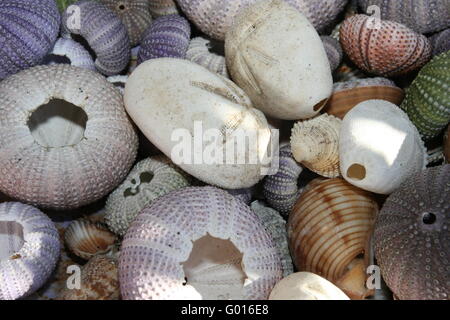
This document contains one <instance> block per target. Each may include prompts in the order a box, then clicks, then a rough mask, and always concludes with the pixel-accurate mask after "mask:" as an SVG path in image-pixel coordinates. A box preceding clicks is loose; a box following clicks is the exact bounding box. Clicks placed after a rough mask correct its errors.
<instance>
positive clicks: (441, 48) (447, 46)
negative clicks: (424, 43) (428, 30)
mask: <svg viewBox="0 0 450 320" xmlns="http://www.w3.org/2000/svg"><path fill="white" fill-rule="evenodd" d="M428 39H429V40H430V42H431V46H432V47H433V57H434V56H437V55H439V54H441V53H444V52H446V51H448V50H450V28H449V29H446V30H444V31H441V32H439V33H436V34H435V35H433V36H432V37H430V38H428Z"/></svg>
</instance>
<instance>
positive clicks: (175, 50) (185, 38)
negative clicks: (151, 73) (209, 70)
mask: <svg viewBox="0 0 450 320" xmlns="http://www.w3.org/2000/svg"><path fill="white" fill-rule="evenodd" d="M190 38H191V27H190V25H189V22H188V21H187V20H186V19H185V18H183V17H181V16H179V15H176V14H173V15H166V16H162V17H160V18H158V19H156V20H155V21H153V23H152V24H151V25H150V27H149V28H148V29H147V30H146V31H145V33H144V35H143V39H142V42H141V48H140V49H139V53H138V63H142V62H144V61H146V60H149V59H156V58H179V59H184V58H185V57H186V51H187V49H188V47H189V40H190Z"/></svg>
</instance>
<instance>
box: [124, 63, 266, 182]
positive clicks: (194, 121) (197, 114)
mask: <svg viewBox="0 0 450 320" xmlns="http://www.w3.org/2000/svg"><path fill="white" fill-rule="evenodd" d="M124 99H125V107H126V109H127V111H128V114H129V115H130V116H131V118H132V119H133V120H134V122H135V123H136V124H137V126H138V127H139V128H140V129H141V131H142V132H143V133H144V135H145V136H146V137H147V138H148V139H149V140H150V141H151V142H152V143H153V144H154V145H155V146H156V147H158V148H159V149H160V150H161V151H162V152H163V153H164V154H166V155H167V156H168V157H169V158H171V160H172V161H173V162H174V163H175V164H177V165H178V166H180V167H181V168H182V169H183V170H184V171H186V172H188V173H189V174H191V175H193V176H195V177H196V178H198V179H200V180H202V181H204V182H206V183H208V184H213V185H217V186H220V187H222V188H229V189H237V188H247V187H251V186H253V185H254V184H256V183H257V182H258V181H259V180H260V179H261V178H262V177H263V175H262V169H263V166H264V165H263V163H262V162H264V163H270V161H269V162H265V161H259V160H263V159H265V156H266V154H267V150H268V147H269V146H271V145H272V142H273V141H272V134H271V130H270V128H269V125H268V123H267V120H266V118H265V117H264V115H263V114H262V113H261V112H260V111H259V110H257V109H254V108H253V107H252V104H251V102H250V99H249V98H248V97H247V96H246V95H245V93H244V92H243V91H242V90H241V89H240V88H238V87H237V86H236V85H235V84H234V83H233V82H231V81H229V80H228V79H226V78H224V77H221V76H219V75H216V74H214V73H212V72H210V71H208V70H207V69H206V68H203V67H201V66H199V65H197V64H195V63H193V62H190V61H187V60H181V59H173V58H162V59H152V60H148V61H146V62H144V63H142V64H141V65H139V67H138V68H137V69H136V70H135V71H134V72H133V73H132V75H131V76H130V78H129V79H128V81H127V84H126V86H125V96H124ZM208 133H211V134H214V135H215V136H216V137H217V138H218V139H214V140H215V141H214V142H213V144H210V143H209V141H208V140H209V139H208V138H205V139H203V142H202V136H203V135H205V136H206V134H208ZM243 135H245V136H246V137H249V136H252V137H255V140H252V141H253V142H251V143H250V144H247V146H246V147H245V154H246V155H248V156H251V157H252V160H254V161H245V163H244V164H240V163H238V161H231V162H233V163H227V162H225V161H222V160H223V159H222V160H221V161H210V160H211V159H209V158H206V156H207V155H208V154H210V153H208V150H211V149H214V151H215V152H217V153H216V154H223V153H226V154H228V153H229V154H232V152H236V151H238V150H239V147H238V148H235V141H237V140H239V139H240V137H242V136H243ZM196 141H197V142H196ZM198 141H200V142H198ZM194 143H200V148H195V147H194V145H195V144H194ZM182 148H185V149H184V150H181V149H182ZM207 148H209V149H207ZM186 149H187V151H186ZM189 150H191V151H192V154H191V155H192V156H191V157H185V158H183V157H182V154H183V152H184V154H188V152H189ZM233 150H235V151H233ZM234 154H235V155H242V153H241V154H237V153H234ZM194 157H195V159H194ZM236 163H237V164H236Z"/></svg>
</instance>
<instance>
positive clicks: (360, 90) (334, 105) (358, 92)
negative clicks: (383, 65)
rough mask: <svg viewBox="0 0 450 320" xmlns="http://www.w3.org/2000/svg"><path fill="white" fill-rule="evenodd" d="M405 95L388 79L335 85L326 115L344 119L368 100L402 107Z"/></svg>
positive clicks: (364, 80) (361, 80)
mask: <svg viewBox="0 0 450 320" xmlns="http://www.w3.org/2000/svg"><path fill="white" fill-rule="evenodd" d="M404 97H405V93H404V92H403V90H402V89H401V88H399V87H397V86H396V85H395V83H394V81H391V80H389V79H387V78H380V77H378V78H365V79H356V80H350V81H345V82H336V83H335V84H334V85H333V94H332V96H331V98H330V100H328V102H327V105H326V106H325V108H324V109H323V110H324V111H325V112H326V113H328V114H331V115H334V116H336V117H338V118H340V119H343V118H344V116H345V115H346V114H347V112H348V111H350V110H351V109H353V108H354V107H355V106H356V105H358V104H359V103H361V102H364V101H367V100H374V99H375V100H376V99H381V100H386V101H389V102H392V103H393V104H395V105H398V106H399V105H400V104H401V103H402V101H403V99H404Z"/></svg>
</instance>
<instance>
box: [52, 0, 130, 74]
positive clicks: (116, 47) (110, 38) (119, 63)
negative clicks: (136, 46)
mask: <svg viewBox="0 0 450 320" xmlns="http://www.w3.org/2000/svg"><path fill="white" fill-rule="evenodd" d="M74 5H76V8H77V9H76V11H77V14H78V15H79V20H77V21H76V22H79V24H78V23H75V21H74V20H73V18H72V14H73V12H72V10H69V8H70V7H69V8H67V9H66V11H64V13H63V15H62V24H61V35H62V36H63V37H64V38H71V37H72V35H80V36H81V37H83V38H84V40H86V41H87V43H88V44H89V45H90V47H91V48H92V50H93V51H94V52H95V55H96V59H95V66H96V68H97V70H98V71H99V72H100V73H102V74H104V75H107V76H112V75H117V74H119V73H120V72H121V71H123V70H124V69H125V68H126V66H127V65H128V62H129V60H130V51H131V49H130V38H129V36H128V32H127V29H126V27H125V25H124V24H123V23H122V21H121V20H120V18H119V17H118V16H117V15H116V14H115V13H114V12H113V11H112V10H110V9H108V8H107V7H106V6H104V5H103V4H101V3H100V2H96V1H86V0H81V1H78V2H76V3H75V4H74Z"/></svg>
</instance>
